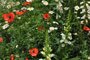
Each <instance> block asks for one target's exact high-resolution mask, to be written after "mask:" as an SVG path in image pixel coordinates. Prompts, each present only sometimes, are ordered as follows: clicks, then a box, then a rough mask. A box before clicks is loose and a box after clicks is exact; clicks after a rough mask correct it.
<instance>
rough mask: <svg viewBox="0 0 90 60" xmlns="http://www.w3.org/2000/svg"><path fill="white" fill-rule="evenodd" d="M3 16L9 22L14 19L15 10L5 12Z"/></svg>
mask: <svg viewBox="0 0 90 60" xmlns="http://www.w3.org/2000/svg"><path fill="white" fill-rule="evenodd" d="M2 17H3V18H4V20H5V21H7V22H8V23H11V22H13V21H14V18H15V14H14V13H13V12H10V13H7V14H3V15H2Z"/></svg>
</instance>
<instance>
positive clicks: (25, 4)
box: [22, 2, 31, 6]
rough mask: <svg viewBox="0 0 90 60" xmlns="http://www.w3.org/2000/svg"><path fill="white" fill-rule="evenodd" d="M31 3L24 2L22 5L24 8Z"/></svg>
mask: <svg viewBox="0 0 90 60" xmlns="http://www.w3.org/2000/svg"><path fill="white" fill-rule="evenodd" d="M30 3H31V2H24V3H23V4H22V5H23V6H27V5H29V4H30Z"/></svg>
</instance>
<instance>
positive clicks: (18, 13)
mask: <svg viewBox="0 0 90 60" xmlns="http://www.w3.org/2000/svg"><path fill="white" fill-rule="evenodd" d="M25 12H27V10H21V11H16V15H23V14H24V13H25Z"/></svg>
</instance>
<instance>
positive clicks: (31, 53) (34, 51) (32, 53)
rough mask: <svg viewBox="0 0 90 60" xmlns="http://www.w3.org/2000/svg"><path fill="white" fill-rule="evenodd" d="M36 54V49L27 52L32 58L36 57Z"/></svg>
mask: <svg viewBox="0 0 90 60" xmlns="http://www.w3.org/2000/svg"><path fill="white" fill-rule="evenodd" d="M38 52H39V50H38V48H32V49H30V50H29V54H30V55H31V56H34V57H35V56H37V55H38Z"/></svg>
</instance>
